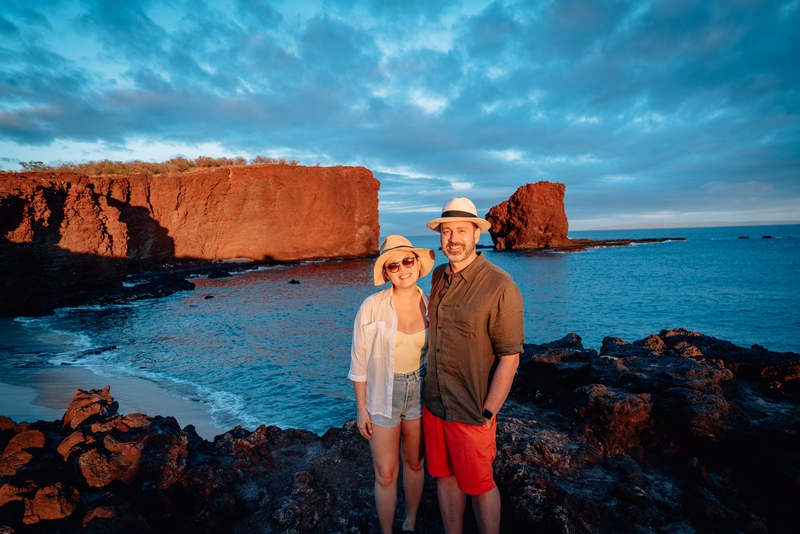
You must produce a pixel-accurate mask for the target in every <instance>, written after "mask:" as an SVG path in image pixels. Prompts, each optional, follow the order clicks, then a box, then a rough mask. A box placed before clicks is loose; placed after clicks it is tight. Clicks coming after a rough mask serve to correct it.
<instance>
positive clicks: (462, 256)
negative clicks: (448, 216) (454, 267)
mask: <svg viewBox="0 0 800 534" xmlns="http://www.w3.org/2000/svg"><path fill="white" fill-rule="evenodd" d="M449 245H464V248H462V249H461V251H460V252H455V253H454V252H450V250H449ZM442 252H444V255H445V256H447V259H449V260H450V261H452V262H453V263H458V262H461V261H464V260H466V259H467V258H469V257H470V256H471V255H472V253H473V252H475V243H471V242H467V241H464V242H461V243H448V244H446V245H445V246H443V247H442Z"/></svg>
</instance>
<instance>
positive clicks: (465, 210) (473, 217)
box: [427, 198, 492, 232]
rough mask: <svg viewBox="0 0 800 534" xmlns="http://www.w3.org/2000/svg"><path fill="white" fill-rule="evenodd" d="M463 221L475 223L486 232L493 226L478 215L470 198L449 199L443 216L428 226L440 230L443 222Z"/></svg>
mask: <svg viewBox="0 0 800 534" xmlns="http://www.w3.org/2000/svg"><path fill="white" fill-rule="evenodd" d="M461 221H467V222H471V223H474V224H475V225H477V226H478V228H480V229H481V232H485V231H487V230H488V229H489V228H491V227H492V225H491V223H489V221H487V220H486V219H481V218H479V217H478V210H477V209H476V208H475V204H473V203H472V201H471V200H470V199H468V198H451V199H450V200H448V201H447V204H445V205H444V207H443V208H442V216H441V217H439V218H438V219H434V220H432V221H431V222H429V223H428V224H427V226H428V228H430V229H431V230H435V231H437V232H438V231H439V225H440V224H441V223H445V222H461Z"/></svg>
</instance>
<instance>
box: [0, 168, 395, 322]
mask: <svg viewBox="0 0 800 534" xmlns="http://www.w3.org/2000/svg"><path fill="white" fill-rule="evenodd" d="M379 187H380V183H379V182H378V181H377V180H376V179H375V178H374V177H373V175H372V172H370V171H369V170H367V169H365V168H363V167H342V166H336V167H305V166H300V165H273V164H266V165H242V166H234V167H220V168H209V169H200V170H197V171H194V172H186V173H175V174H162V175H153V176H148V175H143V174H139V175H136V174H131V175H128V176H85V175H81V174H76V173H61V174H59V173H52V172H42V173H0V294H2V295H3V297H4V298H3V299H1V300H2V304H0V315H6V316H7V315H29V314H37V312H46V311H47V308H48V302H47V301H50V300H52V299H53V298H57V297H59V296H63V295H69V294H75V293H79V292H87V291H93V290H100V289H105V288H108V287H109V286H113V284H119V283H120V282H121V280H123V279H124V278H125V277H126V276H127V274H129V273H131V272H134V271H136V270H138V271H145V270H152V269H161V270H164V269H166V270H170V269H176V268H179V267H180V266H182V265H187V264H191V263H194V264H197V263H201V262H213V261H219V260H236V259H238V260H244V261H246V260H250V261H254V262H272V261H275V262H288V261H299V260H310V259H329V258H357V257H364V256H369V255H373V254H376V253H377V243H378V241H379V231H380V228H379V225H378V189H379Z"/></svg>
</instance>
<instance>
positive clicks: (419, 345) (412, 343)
mask: <svg viewBox="0 0 800 534" xmlns="http://www.w3.org/2000/svg"><path fill="white" fill-rule="evenodd" d="M427 355H428V329H427V328H426V329H425V330H420V331H419V332H417V333H415V334H404V333H403V332H401V331H399V330H398V331H397V339H396V340H395V349H394V374H396V375H404V374H406V373H411V372H413V371H416V370H417V369H419V368H420V367H422V365H423V364H424V363H425V357H426V356H427Z"/></svg>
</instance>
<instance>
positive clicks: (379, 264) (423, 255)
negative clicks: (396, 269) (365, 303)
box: [373, 235, 436, 286]
mask: <svg viewBox="0 0 800 534" xmlns="http://www.w3.org/2000/svg"><path fill="white" fill-rule="evenodd" d="M406 250H407V251H409V252H413V253H414V254H416V255H417V257H418V258H419V264H420V271H419V275H420V276H425V275H426V274H428V273H429V272H431V269H433V263H434V259H435V257H436V256H435V254H434V253H433V251H432V250H431V249H429V248H414V245H412V244H411V241H409V240H408V239H406V238H405V237H403V236H401V235H390V236H387V237H386V239H384V240H383V243H381V248H380V253H381V255H380V256H378V259H377V260H375V267H374V269H373V274H374V275H375V285H376V286H380V285H383V284H385V283H386V282H388V281H389V279H388V278H386V277H385V276H384V274H383V264H384V263H385V262H386V259H387V258H388V257H389V256H390V255H392V254H394V253H395V252H397V251H401V252H402V251H406Z"/></svg>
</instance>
